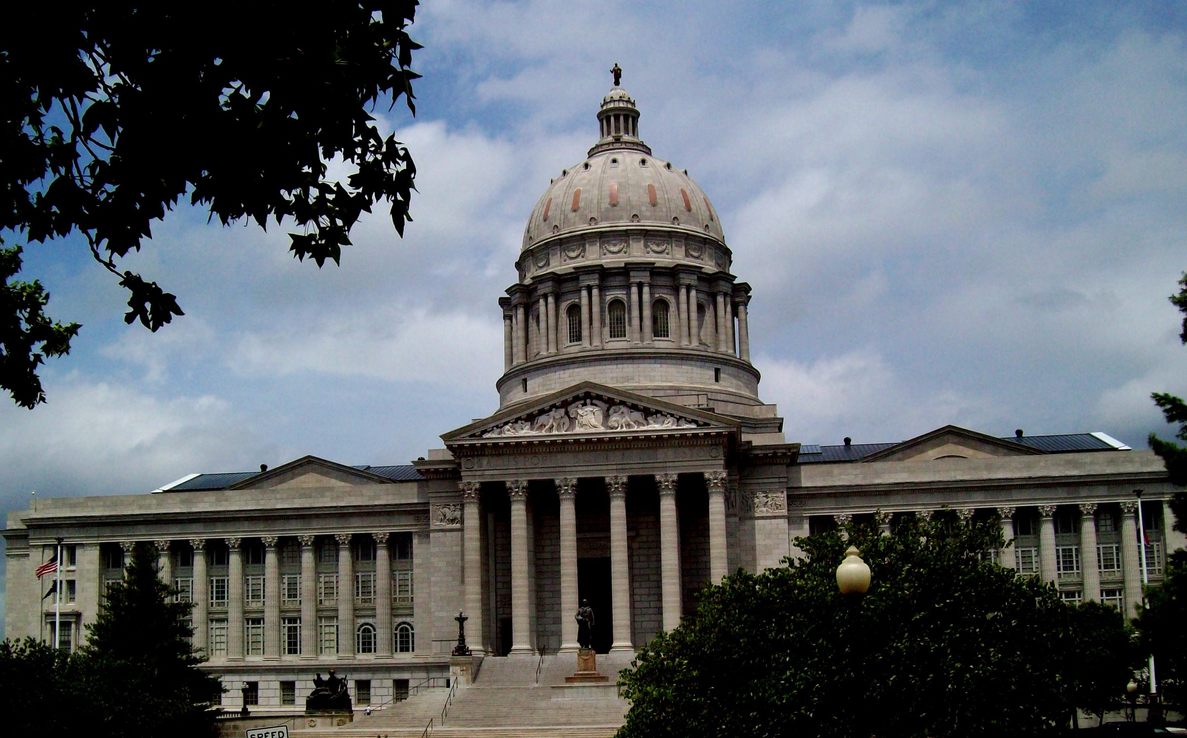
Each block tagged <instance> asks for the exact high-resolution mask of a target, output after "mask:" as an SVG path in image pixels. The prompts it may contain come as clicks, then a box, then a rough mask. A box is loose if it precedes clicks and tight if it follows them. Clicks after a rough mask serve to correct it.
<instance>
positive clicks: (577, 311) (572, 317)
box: [565, 303, 581, 343]
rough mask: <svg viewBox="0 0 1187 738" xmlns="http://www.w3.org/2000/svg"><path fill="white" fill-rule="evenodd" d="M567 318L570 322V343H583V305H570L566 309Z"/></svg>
mask: <svg viewBox="0 0 1187 738" xmlns="http://www.w3.org/2000/svg"><path fill="white" fill-rule="evenodd" d="M565 320H566V321H568V323H569V343H581V306H580V305H578V304H577V303H573V304H572V305H570V306H569V307H568V309H566V310H565Z"/></svg>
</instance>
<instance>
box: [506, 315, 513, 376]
mask: <svg viewBox="0 0 1187 738" xmlns="http://www.w3.org/2000/svg"><path fill="white" fill-rule="evenodd" d="M514 364H515V342H514V340H513V339H512V325H511V313H509V312H504V313H503V371H507V370H508V369H510V368H511V367H512V366H513V365H514Z"/></svg>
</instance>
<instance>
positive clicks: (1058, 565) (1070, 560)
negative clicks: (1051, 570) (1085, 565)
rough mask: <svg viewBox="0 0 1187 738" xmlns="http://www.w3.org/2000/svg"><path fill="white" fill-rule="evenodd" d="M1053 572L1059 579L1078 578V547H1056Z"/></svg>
mask: <svg viewBox="0 0 1187 738" xmlns="http://www.w3.org/2000/svg"><path fill="white" fill-rule="evenodd" d="M1055 571H1056V573H1057V574H1058V575H1059V578H1060V579H1067V578H1071V577H1078V576H1080V547H1079V546H1056V547H1055Z"/></svg>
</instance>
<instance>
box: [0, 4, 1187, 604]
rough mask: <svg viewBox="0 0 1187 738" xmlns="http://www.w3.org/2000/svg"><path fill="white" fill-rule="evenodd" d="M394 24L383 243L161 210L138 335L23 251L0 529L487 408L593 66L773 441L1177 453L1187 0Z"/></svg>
mask: <svg viewBox="0 0 1187 738" xmlns="http://www.w3.org/2000/svg"><path fill="white" fill-rule="evenodd" d="M412 35H413V37H414V38H415V39H416V40H418V41H419V42H420V43H422V44H424V49H423V50H421V51H418V52H416V55H415V57H414V68H415V69H416V70H417V71H418V72H419V73H421V74H422V75H424V77H423V79H421V80H418V81H417V82H416V83H415V87H414V89H415V92H416V96H417V115H416V117H415V118H413V117H411V116H410V115H408V113H407V111H406V110H404V109H403V107H397V108H396V109H395V110H393V111H391V113H390V114H387V111H386V108H384V109H382V110H380V111H379V113H380V114H381V117H382V121H381V122H382V124H383V126H384V127H385V129H388V130H391V131H394V132H396V134H397V137H398V138H399V139H400V140H401V141H403V142H404V143H406V144H407V145H408V146H409V147H410V148H411V151H412V154H413V157H414V158H415V161H416V164H417V172H418V174H417V178H416V182H417V188H418V192H417V193H416V194H415V196H414V199H413V202H412V216H413V219H414V222H412V223H410V224H409V225H408V226H407V229H406V233H405V236H404V238H403V239H400V238H399V237H397V235H396V234H395V232H394V230H393V229H392V227H391V222H390V219H388V218H387V217H386V216H385V215H383V214H382V210H380V211H379V212H380V215H378V216H377V217H374V218H371V219H369V220H366V221H365V222H362V223H360V224H359V225H358V226H356V229H355V231H354V233H353V234H352V240H353V241H354V245H353V246H350V247H348V248H347V249H346V251H345V252H344V254H343V258H342V264H341V266H340V267H334V266H327V267H326V268H323V269H320V270H319V269H318V268H317V267H316V266H315V265H313V264H312V263H300V262H297V261H296V260H295V259H294V258H293V257H292V256H291V255H290V254H289V252H288V237H287V235H286V231H285V230H284V229H283V228H276V227H270V228H269V230H268V231H267V232H263V231H260V230H259V229H258V228H257V227H256V226H255V225H248V224H238V225H232V226H229V227H221V226H218V225H211V224H208V223H207V218H206V214H205V213H203V212H199V211H195V210H193V209H187V208H184V207H183V208H180V209H178V210H175V211H173V212H172V213H170V214H169V215H168V217H167V219H166V220H165V221H164V222H163V223H161V224H159V225H158V226H157V227H155V228H154V230H153V233H154V239H153V240H152V242H151V243H147V244H146V245H145V247H144V249H143V251H142V252H141V253H140V254H138V255H136V256H135V258H133V259H129V260H128V262H127V264H128V265H129V267H131V268H136V269H139V270H141V272H142V274H143V275H144V276H145V277H146V278H147V279H149V280H156V281H158V282H160V283H161V284H162V286H163V287H164V288H165V289H166V290H168V291H171V292H174V293H176V294H177V295H178V297H179V300H180V302H181V305H182V308H183V309H184V310H185V312H186V315H185V317H183V318H180V319H178V320H176V321H175V322H174V323H173V324H172V325H170V326H167V327H165V328H164V329H162V330H161V331H160V332H159V333H156V334H152V333H149V332H148V331H147V330H145V329H144V328H142V327H140V326H139V325H136V326H126V325H125V324H124V322H123V319H122V316H123V313H124V310H125V306H124V302H125V300H126V296H125V295H124V294H123V293H122V292H121V290H120V289H119V287H118V286H117V285H116V284H115V281H114V280H113V279H112V278H111V276H110V274H108V273H107V272H106V271H104V270H103V269H102V268H100V267H99V266H98V265H97V264H95V263H94V262H93V261H91V259H90V256H89V253H88V252H87V250H86V246H85V244H84V243H83V242H82V241H81V240H79V239H76V238H75V239H65V240H62V241H59V242H54V243H51V244H46V245H40V246H39V245H33V246H31V247H29V248H28V249H27V251H26V263H25V272H24V274H23V276H24V277H27V278H37V279H40V280H41V281H42V283H43V284H44V285H45V286H46V288H47V289H48V290H49V291H50V293H51V295H52V297H51V301H50V306H49V312H50V314H51V315H53V316H54V317H56V318H58V319H60V320H65V321H78V322H81V323H83V329H82V332H81V333H80V334H79V336H78V337H77V338H76V339H75V341H74V342H73V347H72V350H71V353H70V355H69V356H68V357H64V358H61V359H51V360H49V362H48V363H47V365H46V366H45V367H44V369H43V371H42V372H41V375H42V379H43V381H44V384H45V387H46V391H47V394H48V397H49V402H48V403H47V404H45V405H42V406H40V407H38V408H37V409H35V410H33V411H28V410H25V409H22V408H19V407H16V406H15V405H13V404H12V403H10V402H7V401H0V512H3V513H5V514H7V513H8V512H11V511H13V510H19V509H23V508H26V507H28V505H29V504H30V499H31V497H32V495H33V493H34V492H36V496H37V497H38V498H44V497H61V496H78V495H108V494H131V493H139V492H147V491H149V490H152V489H154V488H157V487H160V486H161V485H164V484H168V483H169V482H171V481H173V480H176V479H178V478H180V477H183V476H185V475H187V474H191V473H194V472H223V471H248V470H252V469H256V468H258V467H259V465H260V464H268V465H269V466H276V465H279V464H282V463H285V462H287V461H290V460H293V459H295V458H299V457H301V456H303V455H306V454H313V455H316V456H321V457H324V458H328V459H331V460H334V461H338V462H341V463H345V464H373V465H381V464H400V463H408V462H409V461H411V460H413V459H415V458H417V457H418V456H423V455H425V454H426V451H427V449H429V448H438V447H440V446H441V445H442V444H441V442H440V439H439V436H440V435H441V434H442V433H445V432H447V431H449V430H452V429H454V428H457V427H459V426H462V425H465V424H467V423H469V422H470V421H471V420H473V419H476V418H480V417H483V416H485V415H488V414H490V413H491V412H493V411H494V410H495V409H496V408H497V401H498V396H497V393H496V392H495V388H494V383H495V380H496V379H497V378H498V377H499V375H500V373H501V372H502V360H503V357H502V324H501V312H500V310H499V308H498V305H497V300H498V298H499V296H500V295H502V294H504V292H503V290H505V289H506V288H507V287H508V286H509V285H511V284H512V282H513V281H514V279H515V269H514V262H515V259H516V257H517V255H518V252H519V246H520V242H521V238H522V233H523V227H524V224H525V223H526V220H527V217H528V214H529V212H530V210H531V208H532V206H533V205H534V203H535V202H536V200H537V198H538V197H539V196H540V194H541V193H542V192H543V191H544V190H545V188H546V187H547V185H548V183H549V178H550V177H554V176H557V175H559V173H560V171H561V170H562V169H564V168H567V167H571V166H573V165H574V164H576V163H579V162H580V161H582V159H583V158H584V156H585V151H586V149H588V148H589V146H591V145H592V144H593V143H594V142H595V140H596V138H597V123H596V118H595V114H596V112H597V107H598V103H599V102H600V101H601V98H602V96H603V95H604V94H605V93H606V92H607V91H608V90H609V88H610V86H611V77H610V72H609V70H610V67H611V66H612V65H613V64H615V63H618V64H619V65H621V67H622V69H623V70H624V73H623V79H622V85H623V87H624V88H626V89H627V90H628V91H629V92H630V93H631V95H632V96H633V97H634V99H635V100H636V102H637V104H638V106H639V109H640V111H641V114H642V115H641V119H640V133H641V135H642V137H643V139H644V140H645V141H646V142H647V143H648V144H649V145H650V146H651V147H652V149H653V150H654V152H655V155H656V156H657V157H659V158H661V159H665V160H670V161H671V162H673V165H674V166H677V167H679V168H681V169H687V170H688V171H689V174H690V175H691V176H692V177H693V178H694V179H695V180H696V181H697V182H698V183H699V184H700V185H701V187H702V188H703V189H704V190H705V192H706V193H707V194H708V195H709V197H710V199H711V200H712V201H713V204H714V207H715V209H716V210H717V212H718V213H719V215H720V220H721V222H722V224H723V226H724V228H725V235H726V240H727V242H728V244H729V245H730V247H731V248H732V250H733V252H734V268H733V271H734V273H735V274H736V275H737V276H738V278H739V280H742V281H747V282H749V283H750V284H751V286H752V287H753V298H752V301H751V304H750V342H751V351H752V360H753V363H754V364H755V366H756V367H757V368H758V369H759V371H760V372H761V373H762V380H761V384H760V386H759V390H760V394H761V396H762V397H763V399H764V400H765V401H766V402H769V403H775V404H777V405H778V406H779V409H780V411H781V414H782V415H783V417H784V418H785V423H784V431H785V433H786V436H787V439H788V440H789V441H795V442H802V443H805V444H807V443H819V444H829V443H840V442H841V439H842V438H844V437H845V436H849V437H852V438H853V440H854V442H855V443H864V442H887V441H899V440H905V439H908V438H911V437H914V436H916V435H919V434H922V433H925V432H927V431H930V430H933V429H935V428H938V427H941V426H943V425H947V424H954V425H958V426H962V427H966V428H970V429H972V430H976V431H980V432H984V433H989V434H993V435H998V436H1008V435H1012V434H1013V433H1014V430H1015V429H1019V428H1020V429H1023V430H1024V431H1025V432H1026V433H1027V434H1028V435H1039V434H1047V433H1069V432H1088V431H1104V432H1106V433H1108V434H1110V435H1112V436H1114V437H1115V438H1117V439H1119V440H1121V441H1122V442H1124V443H1126V444H1129V445H1131V446H1133V447H1134V448H1145V447H1146V437H1147V435H1148V434H1149V433H1150V432H1152V431H1153V432H1157V433H1159V434H1161V435H1163V436H1164V437H1169V436H1170V435H1171V434H1172V433H1173V430H1174V429H1173V428H1171V427H1170V426H1167V425H1166V424H1165V423H1163V422H1162V418H1161V415H1160V413H1159V412H1158V410H1157V408H1155V406H1154V405H1153V404H1152V403H1151V401H1150V393H1151V392H1153V391H1169V392H1173V393H1175V394H1179V395H1187V348H1185V347H1183V346H1181V345H1180V343H1179V339H1178V330H1179V323H1180V320H1181V315H1180V314H1179V313H1178V312H1176V311H1175V309H1174V307H1173V306H1172V305H1171V304H1170V303H1169V302H1168V301H1167V296H1168V295H1170V294H1172V293H1174V292H1176V291H1177V289H1178V287H1177V285H1176V282H1177V280H1178V278H1179V276H1180V275H1181V273H1182V272H1183V271H1184V270H1187V125H1184V121H1187V48H1185V46H1187V3H1178V2H1169V1H1168V2H1128V3H1115V2H1087V1H1085V2H1076V3H1062V2H1033V3H1017V2H969V3H962V2H903V3H891V4H868V3H852V2H831V1H830V2H786V3H783V2H766V3H763V2H745V1H742V0H739V1H738V2H730V3H722V2H690V1H689V0H683V1H680V2H647V3H639V2H623V1H620V0H600V1H599V2H596V3H592V2H588V3H587V2H576V1H575V0H568V1H566V2H551V1H543V0H541V1H537V2H532V1H529V2H470V1H467V0H430V1H429V2H427V3H426V4H425V5H424V6H422V7H421V8H420V9H419V10H418V12H417V19H416V23H415V24H414V26H413V27H412ZM179 145H184V143H183V142H179ZM6 240H8V239H7V238H6ZM0 586H2V585H0ZM2 598H3V593H2V592H0V605H2Z"/></svg>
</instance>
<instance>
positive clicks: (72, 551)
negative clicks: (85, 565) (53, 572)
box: [62, 543, 78, 569]
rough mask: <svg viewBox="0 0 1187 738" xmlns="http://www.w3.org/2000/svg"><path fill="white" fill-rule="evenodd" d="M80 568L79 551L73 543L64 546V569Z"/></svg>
mask: <svg viewBox="0 0 1187 738" xmlns="http://www.w3.org/2000/svg"><path fill="white" fill-rule="evenodd" d="M76 566H78V549H77V548H76V547H75V545H74V544H73V543H71V544H69V545H67V546H62V568H64V569H73V568H75V567H76Z"/></svg>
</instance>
